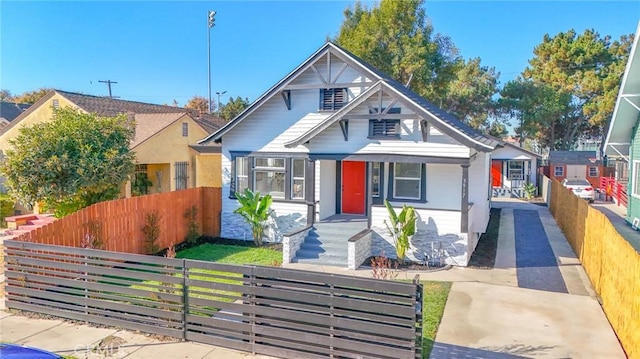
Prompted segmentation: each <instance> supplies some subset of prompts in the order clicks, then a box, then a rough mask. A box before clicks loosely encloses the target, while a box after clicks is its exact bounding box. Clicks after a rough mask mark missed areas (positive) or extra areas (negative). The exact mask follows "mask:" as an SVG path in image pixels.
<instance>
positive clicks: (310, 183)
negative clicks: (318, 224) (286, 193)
mask: <svg viewBox="0 0 640 359" xmlns="http://www.w3.org/2000/svg"><path fill="white" fill-rule="evenodd" d="M305 166H306V168H305V173H306V174H307V175H306V176H305V187H304V191H305V194H304V197H305V198H306V202H307V225H309V226H312V225H313V223H314V221H315V218H316V161H315V160H307V161H306V162H305Z"/></svg>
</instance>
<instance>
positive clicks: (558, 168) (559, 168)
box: [553, 166, 564, 177]
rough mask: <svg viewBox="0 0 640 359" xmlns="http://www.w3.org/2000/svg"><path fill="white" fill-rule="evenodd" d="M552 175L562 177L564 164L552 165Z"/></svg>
mask: <svg viewBox="0 0 640 359" xmlns="http://www.w3.org/2000/svg"><path fill="white" fill-rule="evenodd" d="M553 176H554V177H564V166H554V167H553Z"/></svg>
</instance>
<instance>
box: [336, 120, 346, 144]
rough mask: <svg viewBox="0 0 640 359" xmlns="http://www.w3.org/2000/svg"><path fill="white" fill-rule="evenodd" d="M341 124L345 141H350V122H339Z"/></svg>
mask: <svg viewBox="0 0 640 359" xmlns="http://www.w3.org/2000/svg"><path fill="white" fill-rule="evenodd" d="M338 123H339V124H340V129H341V130H342V136H344V140H345V141H349V120H348V119H342V120H340V121H338Z"/></svg>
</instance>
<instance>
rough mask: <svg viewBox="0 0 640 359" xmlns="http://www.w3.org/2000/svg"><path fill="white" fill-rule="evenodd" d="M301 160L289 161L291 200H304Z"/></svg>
mask: <svg viewBox="0 0 640 359" xmlns="http://www.w3.org/2000/svg"><path fill="white" fill-rule="evenodd" d="M305 162H306V160H305V159H303V158H293V159H291V163H292V165H291V168H292V171H291V199H304V167H305V164H306V163H305Z"/></svg>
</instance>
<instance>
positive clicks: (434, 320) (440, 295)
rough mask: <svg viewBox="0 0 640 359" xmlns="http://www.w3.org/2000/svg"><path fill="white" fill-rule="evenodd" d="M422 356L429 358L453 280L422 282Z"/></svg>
mask: <svg viewBox="0 0 640 359" xmlns="http://www.w3.org/2000/svg"><path fill="white" fill-rule="evenodd" d="M422 285H423V288H424V297H423V298H422V357H423V358H428V357H429V354H430V353H431V350H432V349H433V343H434V342H435V341H436V333H437V332H438V326H439V325H440V321H441V320H442V314H443V313H444V306H445V304H447V298H448V297H449V291H450V290H451V282H426V281H425V282H422Z"/></svg>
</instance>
